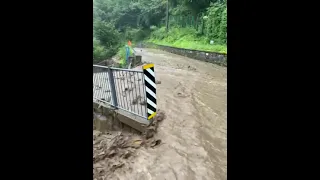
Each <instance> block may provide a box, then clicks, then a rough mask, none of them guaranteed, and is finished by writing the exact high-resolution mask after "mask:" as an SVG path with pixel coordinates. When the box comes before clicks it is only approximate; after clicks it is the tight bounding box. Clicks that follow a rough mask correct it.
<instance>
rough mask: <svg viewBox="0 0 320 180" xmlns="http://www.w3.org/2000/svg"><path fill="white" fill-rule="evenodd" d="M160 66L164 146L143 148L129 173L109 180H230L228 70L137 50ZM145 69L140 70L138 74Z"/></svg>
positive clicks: (160, 133)
mask: <svg viewBox="0 0 320 180" xmlns="http://www.w3.org/2000/svg"><path fill="white" fill-rule="evenodd" d="M135 50H136V52H137V54H139V55H141V56H142V61H144V62H149V63H154V64H155V75H156V79H157V80H160V81H161V84H157V99H158V100H157V103H158V109H161V110H163V111H164V112H165V114H166V118H165V120H163V122H161V124H160V125H159V127H158V133H157V134H156V135H155V136H156V137H155V138H156V139H161V142H162V143H161V145H159V146H157V147H155V148H139V149H136V150H135V154H136V156H135V157H134V158H131V159H130V161H131V162H130V163H129V164H128V166H130V167H126V168H127V170H124V169H121V168H119V169H117V170H115V171H114V173H113V174H112V176H109V178H107V179H120V180H125V179H130V180H226V179H227V68H225V67H221V66H217V65H214V64H211V63H207V62H202V61H198V60H193V59H190V58H186V57H183V56H179V55H174V54H171V53H167V52H164V51H160V50H154V49H140V48H136V49H135ZM139 68H141V67H137V69H139Z"/></svg>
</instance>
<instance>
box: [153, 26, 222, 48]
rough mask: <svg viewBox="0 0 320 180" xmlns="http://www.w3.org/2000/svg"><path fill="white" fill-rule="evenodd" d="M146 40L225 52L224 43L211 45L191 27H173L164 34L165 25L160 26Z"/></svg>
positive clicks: (179, 46) (166, 44) (180, 46)
mask: <svg viewBox="0 0 320 180" xmlns="http://www.w3.org/2000/svg"><path fill="white" fill-rule="evenodd" d="M147 42H152V43H154V44H159V45H165V46H172V47H178V48H185V49H194V50H202V51H212V52H220V53H227V46H226V45H220V44H214V45H211V44H210V43H209V41H208V40H207V38H206V37H204V36H201V35H199V34H197V32H196V30H195V29H192V28H177V27H174V28H171V29H170V31H169V33H168V34H166V33H165V27H162V28H159V29H157V30H155V31H153V33H152V35H151V37H150V39H148V40H147Z"/></svg>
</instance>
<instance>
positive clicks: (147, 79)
mask: <svg viewBox="0 0 320 180" xmlns="http://www.w3.org/2000/svg"><path fill="white" fill-rule="evenodd" d="M142 68H143V74H144V83H145V87H146V96H147V117H148V120H150V119H151V118H153V117H154V116H155V115H156V111H157V97H156V78H155V75H154V64H147V65H144V66H142Z"/></svg>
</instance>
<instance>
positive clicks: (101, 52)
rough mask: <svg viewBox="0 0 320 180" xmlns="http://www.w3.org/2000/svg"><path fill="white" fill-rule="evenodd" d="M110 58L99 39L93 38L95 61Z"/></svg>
mask: <svg viewBox="0 0 320 180" xmlns="http://www.w3.org/2000/svg"><path fill="white" fill-rule="evenodd" d="M107 58H108V53H107V51H106V49H105V47H103V46H101V45H100V42H99V40H97V39H93V63H98V62H100V61H103V60H105V59H107Z"/></svg>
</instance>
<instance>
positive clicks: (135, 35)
mask: <svg viewBox="0 0 320 180" xmlns="http://www.w3.org/2000/svg"><path fill="white" fill-rule="evenodd" d="M149 34H150V30H143V29H141V28H128V29H126V31H125V39H126V40H130V41H135V42H138V41H141V40H143V39H145V38H146V37H148V36H149Z"/></svg>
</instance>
